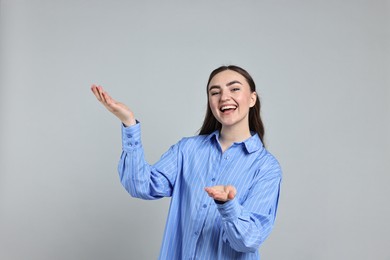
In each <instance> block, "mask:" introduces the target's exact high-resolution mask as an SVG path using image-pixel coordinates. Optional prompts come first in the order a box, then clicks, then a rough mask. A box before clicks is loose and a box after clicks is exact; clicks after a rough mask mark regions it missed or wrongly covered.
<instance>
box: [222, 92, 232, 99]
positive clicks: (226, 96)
mask: <svg viewBox="0 0 390 260" xmlns="http://www.w3.org/2000/svg"><path fill="white" fill-rule="evenodd" d="M229 99H230V95H229V92H227V91H222V92H221V101H226V100H229Z"/></svg>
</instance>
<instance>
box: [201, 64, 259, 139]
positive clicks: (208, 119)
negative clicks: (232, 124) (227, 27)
mask: <svg viewBox="0 0 390 260" xmlns="http://www.w3.org/2000/svg"><path fill="white" fill-rule="evenodd" d="M225 70H232V71H235V72H237V73H239V74H241V76H243V77H244V78H245V79H246V81H247V82H248V84H249V87H250V88H251V92H255V91H256V85H255V82H254V81H253V79H252V77H251V75H249V73H248V72H247V71H246V70H244V69H243V68H240V67H238V66H234V65H229V66H221V67H219V68H217V69H215V70H213V71H212V72H211V74H210V77H209V80H208V82H207V88H206V89H207V111H206V116H205V118H204V121H203V125H202V127H201V128H200V130H199V134H200V135H204V134H211V133H212V132H214V131H215V130H221V128H222V125H221V123H220V122H218V120H217V119H216V118H215V117H214V115H213V113H212V112H211V109H210V104H209V101H208V87H209V84H210V81H211V80H212V79H213V77H214V76H215V75H217V74H218V73H220V72H222V71H225ZM248 119H249V129H250V131H253V132H255V133H257V134H258V135H259V137H260V140H261V141H262V142H264V141H263V138H264V125H263V121H262V120H261V116H260V100H259V96H257V98H256V103H255V105H254V106H253V107H251V108H250V109H249V118H248Z"/></svg>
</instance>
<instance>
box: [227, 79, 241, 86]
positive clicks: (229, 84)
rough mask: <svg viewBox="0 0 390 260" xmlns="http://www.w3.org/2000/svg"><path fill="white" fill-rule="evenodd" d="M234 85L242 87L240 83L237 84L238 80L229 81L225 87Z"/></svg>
mask: <svg viewBox="0 0 390 260" xmlns="http://www.w3.org/2000/svg"><path fill="white" fill-rule="evenodd" d="M234 84H240V85H242V83H241V82H239V81H238V80H233V81H230V82H229V83H227V84H226V86H227V87H229V86H231V85H234Z"/></svg>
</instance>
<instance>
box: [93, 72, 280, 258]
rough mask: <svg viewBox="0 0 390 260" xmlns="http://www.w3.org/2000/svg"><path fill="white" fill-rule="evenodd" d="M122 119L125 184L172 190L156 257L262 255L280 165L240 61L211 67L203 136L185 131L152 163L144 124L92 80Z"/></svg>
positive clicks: (145, 194)
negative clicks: (143, 142)
mask: <svg viewBox="0 0 390 260" xmlns="http://www.w3.org/2000/svg"><path fill="white" fill-rule="evenodd" d="M92 91H93V93H94V94H95V96H96V98H97V99H98V100H99V101H100V102H101V103H102V104H103V105H104V106H105V107H106V108H107V109H108V110H109V111H110V112H112V113H113V114H114V115H116V116H117V117H118V118H119V119H120V120H121V122H122V123H123V124H122V147H123V148H122V149H123V151H122V155H121V159H120V161H119V166H118V171H119V175H120V179H121V183H122V185H123V186H124V187H125V189H126V190H127V191H128V192H129V193H130V194H131V195H132V196H133V197H136V198H141V199H148V200H150V199H158V198H162V197H171V205H170V208H169V214H168V219H167V223H166V227H165V232H164V238H163V243H162V247H161V251H160V258H159V259H164V260H165V259H169V260H174V259H178V260H179V259H202V260H203V259H213V260H214V259H260V256H259V252H258V249H259V247H260V245H261V244H262V243H263V241H264V240H265V239H266V238H267V236H268V235H269V233H270V232H271V229H272V227H273V224H274V220H275V216H276V210H277V205H278V198H279V188H280V181H281V170H280V166H279V164H278V162H277V160H276V159H275V158H274V157H273V156H272V155H271V154H270V153H269V152H268V151H267V150H266V149H265V148H264V146H263V143H262V140H263V135H264V127H263V123H262V120H261V118H260V102H259V99H258V96H257V93H256V87H255V83H254V81H253V79H252V77H251V76H250V75H249V74H248V73H247V72H246V71H245V70H244V69H242V68H240V67H237V66H222V67H220V68H217V69H216V70H214V71H213V72H212V73H211V75H210V77H209V80H208V83H207V96H208V108H207V112H206V117H205V119H204V122H203V126H202V128H201V130H200V134H199V135H198V136H194V137H189V138H183V139H182V140H180V141H179V142H178V143H177V144H175V145H173V146H172V147H171V148H170V149H169V150H168V151H167V152H166V153H165V154H164V155H163V156H162V157H161V159H160V160H159V161H158V162H157V163H156V164H154V165H149V164H148V163H146V162H145V159H144V154H143V149H142V145H141V138H140V135H141V134H140V123H139V122H138V121H136V119H135V117H134V114H133V112H132V111H131V110H130V109H129V108H128V107H126V106H125V105H124V104H122V103H119V102H117V101H115V100H114V99H112V98H111V97H110V96H109V95H108V93H107V92H105V91H104V90H103V88H102V87H101V86H97V85H93V86H92Z"/></svg>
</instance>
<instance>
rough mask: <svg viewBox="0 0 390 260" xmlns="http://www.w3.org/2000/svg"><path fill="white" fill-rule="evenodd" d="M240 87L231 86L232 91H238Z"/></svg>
mask: <svg viewBox="0 0 390 260" xmlns="http://www.w3.org/2000/svg"><path fill="white" fill-rule="evenodd" d="M239 90H240V88H233V89H232V91H239Z"/></svg>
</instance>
